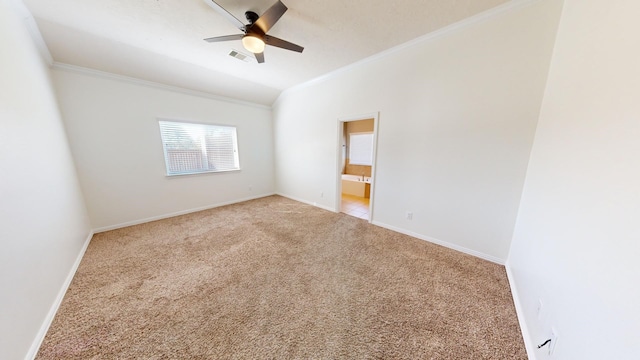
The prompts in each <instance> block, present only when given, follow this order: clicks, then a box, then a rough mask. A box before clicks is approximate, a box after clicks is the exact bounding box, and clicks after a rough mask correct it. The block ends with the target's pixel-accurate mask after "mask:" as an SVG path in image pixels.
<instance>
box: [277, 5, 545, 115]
mask: <svg viewBox="0 0 640 360" xmlns="http://www.w3.org/2000/svg"><path fill="white" fill-rule="evenodd" d="M538 1H540V0H511V1H508V2H506V3H504V4H502V5H499V6H497V7H494V8H492V9H489V10H487V11H484V12H481V13H479V14H477V15H474V16H472V17H469V18H466V19H464V20H461V21H458V22H456V23H453V24H451V25H448V26H445V27H443V28H440V29H438V30H435V31H432V32H430V33H428V34H425V35H423V36H420V37H418V38H415V39H413V40H409V41H407V42H405V43H403V44H400V45H397V46H394V47H392V48H389V49H387V50H384V51H382V52H379V53H377V54H374V55H372V56H369V57H367V58H364V59H362V60H359V61H356V62H354V63H351V64H349V65H346V66H343V67H341V68H338V69H336V70H333V71H331V72H328V73H326V74H324V75H320V76H318V77H316V78H313V79H311V80H308V81H305V82H303V83H301V84H298V85H294V86H292V87H290V88H287V89H285V90H283V91H282V92H281V93H280V96H278V98H277V99H276V100H275V101H274V102H273V104H274V105H275V104H276V103H277V102H278V101H279V100H280V98H282V97H284V96H285V95H286V94H287V93H288V92H289V91H295V90H300V89H303V88H306V87H309V86H312V85H316V84H319V83H322V82H325V81H327V80H330V79H331V78H334V77H336V76H338V75H340V74H342V73H345V72H348V71H351V70H353V69H354V68H357V67H360V66H362V65H364V64H366V63H370V62H374V61H377V60H380V59H383V58H385V57H387V56H389V55H392V54H395V53H397V52H399V51H402V50H404V49H406V48H409V47H412V46H415V45H418V44H422V43H426V42H429V41H432V40H435V39H439V38H441V37H443V36H446V35H448V34H451V33H454V32H456V31H460V30H463V29H465V28H467V27H470V26H473V25H475V24H479V23H482V22H485V21H488V20H490V19H492V18H494V17H497V16H500V15H502V14H503V13H506V12H510V11H515V10H518V9H520V8H522V7H525V6H528V5H530V4H533V3H535V2H538Z"/></svg>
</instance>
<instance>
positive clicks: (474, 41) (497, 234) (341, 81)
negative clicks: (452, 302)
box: [274, 0, 561, 262]
mask: <svg viewBox="0 0 640 360" xmlns="http://www.w3.org/2000/svg"><path fill="white" fill-rule="evenodd" d="M509 6H511V5H509ZM560 10H561V2H560V1H557V0H543V1H538V2H533V3H532V4H530V5H520V6H517V7H514V8H509V9H508V10H505V11H503V12H499V13H497V14H496V15H494V16H491V17H490V18H488V19H485V20H483V21H475V22H473V21H471V22H470V24H468V25H465V26H457V27H453V29H451V30H450V31H447V32H446V33H444V34H443V35H441V36H436V37H433V38H431V39H427V40H425V41H423V42H421V43H417V44H414V45H411V46H408V47H406V48H404V49H402V50H399V51H397V52H394V53H391V54H389V55H387V56H384V57H381V58H378V59H375V60H373V61H370V62H366V63H363V64H360V65H358V66H355V67H353V68H351V69H349V70H346V71H343V72H341V73H339V74H337V75H335V76H332V77H330V78H328V79H326V80H324V81H321V82H318V83H315V84H313V85H309V86H304V87H299V88H295V89H291V90H288V91H286V92H285V93H284V94H283V95H282V96H281V97H280V99H279V100H278V101H277V102H276V104H275V105H274V121H275V123H274V133H275V157H276V159H275V162H276V179H277V185H276V186H277V187H276V188H277V192H278V193H281V194H283V195H285V196H289V197H292V198H296V199H300V200H303V201H307V202H310V203H313V202H317V203H318V205H319V206H323V207H329V208H335V206H336V204H335V200H334V199H335V191H336V169H337V166H336V161H337V160H336V159H337V156H336V152H337V151H338V148H337V141H338V139H337V138H338V135H337V131H338V126H337V119H338V118H340V117H348V116H352V115H357V114H362V113H372V112H375V111H380V125H379V140H378V148H377V149H378V160H377V168H376V174H375V176H376V178H375V181H376V186H375V194H374V195H373V196H374V197H375V202H374V204H375V205H374V206H375V208H374V211H373V214H374V215H373V216H374V218H373V221H374V223H376V224H380V225H383V226H387V227H390V228H394V229H396V230H399V231H402V232H406V233H410V234H413V235H415V236H418V237H422V238H425V239H431V240H432V241H441V242H443V243H446V244H447V245H449V246H452V247H454V248H458V249H462V250H465V251H467V252H470V253H474V254H477V255H480V256H482V257H485V258H487V259H491V260H493V261H497V262H504V260H505V259H506V257H507V253H508V250H509V245H510V241H511V238H512V234H513V226H514V223H515V219H516V214H517V209H518V204H519V200H520V195H521V190H522V185H523V182H524V177H525V172H526V167H527V161H528V158H529V152H530V148H531V144H532V141H533V136H534V130H535V126H536V122H537V119H538V115H539V108H540V103H541V101H542V94H543V90H544V84H545V80H546V76H547V71H548V64H549V60H550V57H551V50H552V47H553V41H554V37H555V31H556V28H557V23H558V19H559V15H560ZM321 193H324V197H320V194H321ZM405 211H412V212H413V214H414V215H413V220H412V221H408V220H405V219H404V215H405Z"/></svg>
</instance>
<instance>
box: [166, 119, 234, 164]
mask: <svg viewBox="0 0 640 360" xmlns="http://www.w3.org/2000/svg"><path fill="white" fill-rule="evenodd" d="M159 124H160V136H161V137H162V146H163V149H164V159H165V164H166V169H167V175H169V176H171V175H183V174H197V173H204V172H220V171H231V170H239V169H240V162H239V157H238V140H237V134H236V128H235V127H233V126H219V125H206V124H193V123H186V122H176V121H165V120H160V121H159Z"/></svg>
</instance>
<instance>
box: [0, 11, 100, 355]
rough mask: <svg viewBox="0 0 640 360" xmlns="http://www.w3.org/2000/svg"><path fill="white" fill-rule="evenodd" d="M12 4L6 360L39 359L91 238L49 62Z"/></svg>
mask: <svg viewBox="0 0 640 360" xmlns="http://www.w3.org/2000/svg"><path fill="white" fill-rule="evenodd" d="M13 6H14V4H13V2H11V1H10V0H0V79H1V80H0V359H7V360H12V359H23V358H25V357H29V356H30V355H33V353H31V354H30V355H29V351H30V350H29V349H30V348H31V347H32V344H33V349H32V350H33V351H35V350H37V346H38V344H39V341H40V340H41V337H40V336H42V335H44V334H43V332H44V329H46V327H47V326H48V324H49V322H48V321H49V320H50V319H51V318H50V317H49V316H50V315H53V314H49V312H50V310H51V309H52V307H53V306H54V304H55V303H56V302H57V301H59V300H60V298H59V297H58V296H59V295H62V294H61V293H60V294H59V292H60V291H61V289H62V290H64V289H65V284H66V281H67V279H68V276H69V275H70V272H71V271H72V270H73V268H74V264H75V262H76V260H77V258H78V256H79V255H80V254H81V253H82V251H83V245H84V244H85V240H86V239H87V237H88V236H89V235H90V234H91V230H90V225H89V221H88V217H87V213H86V210H85V207H84V204H83V200H82V194H81V191H80V186H79V184H78V180H77V177H76V172H75V169H74V164H73V162H72V158H71V154H70V152H69V147H68V144H67V141H66V136H65V132H64V128H63V125H62V121H61V119H60V114H59V110H58V107H57V105H56V99H55V96H54V93H53V90H52V87H51V84H50V79H49V73H48V67H47V64H46V63H45V62H44V61H43V59H42V57H41V56H40V54H39V53H38V50H37V49H36V46H35V45H34V42H33V41H32V40H31V38H30V36H29V34H28V32H27V30H26V27H25V25H24V23H23V22H22V19H23V18H24V17H25V14H24V13H23V12H22V11H21V10H22V9H21V8H14V7H13ZM15 6H18V5H15ZM41 330H42V331H41Z"/></svg>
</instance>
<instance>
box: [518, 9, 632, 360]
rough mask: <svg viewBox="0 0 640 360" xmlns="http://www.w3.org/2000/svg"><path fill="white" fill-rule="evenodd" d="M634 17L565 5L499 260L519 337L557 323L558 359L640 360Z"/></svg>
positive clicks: (538, 336)
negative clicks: (516, 309)
mask: <svg viewBox="0 0 640 360" xmlns="http://www.w3.org/2000/svg"><path fill="white" fill-rule="evenodd" d="M638 14H640V3H639V2H638V1H635V0H618V1H607V0H592V1H588V2H585V1H579V0H566V1H565V9H564V13H563V16H562V21H561V23H560V28H559V32H558V38H557V43H556V49H555V51H554V55H553V59H552V63H551V70H550V75H549V81H548V84H547V90H546V92H545V99H544V103H543V107H542V111H541V115H540V121H539V125H538V130H537V134H536V137H535V142H534V146H533V150H532V155H531V161H530V165H529V169H528V174H527V179H526V184H525V188H524V192H523V197H522V202H521V208H520V213H519V216H518V222H517V226H516V230H515V233H514V239H513V244H512V247H511V252H510V255H509V261H508V267H509V268H510V272H511V280H512V282H513V283H514V284H515V289H514V290H517V294H518V299H519V302H520V304H519V305H520V306H521V311H520V313H521V315H522V316H523V318H524V319H525V320H526V321H525V322H526V325H527V330H528V332H529V334H530V338H529V339H526V340H527V341H528V342H529V345H534V344H536V343H541V342H543V341H544V339H546V338H547V337H548V335H549V333H550V331H551V330H550V329H551V327H552V326H553V327H555V328H556V329H557V331H558V332H559V339H558V342H557V347H556V349H555V352H554V356H553V358H555V359H640V286H639V285H638V284H639V283H640V162H639V160H638V159H639V158H640V66H639V65H638V64H640V43H639V42H638V34H640V22H638ZM538 299H541V300H542V303H543V308H542V312H541V314H540V318H538V314H537V302H538ZM534 353H536V354H538V356H537V358H538V359H545V358H547V356H546V355H545V354H544V351H538V350H535V351H534Z"/></svg>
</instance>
